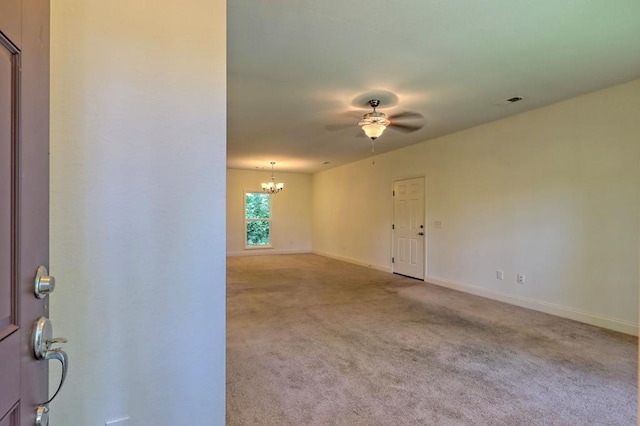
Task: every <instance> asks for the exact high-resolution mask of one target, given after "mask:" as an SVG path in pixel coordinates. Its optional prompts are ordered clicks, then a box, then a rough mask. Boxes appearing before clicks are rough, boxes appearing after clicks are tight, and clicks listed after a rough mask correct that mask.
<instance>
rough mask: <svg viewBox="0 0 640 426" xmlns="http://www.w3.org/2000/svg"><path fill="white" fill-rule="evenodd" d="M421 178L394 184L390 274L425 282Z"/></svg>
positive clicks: (424, 233) (422, 182)
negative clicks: (391, 271)
mask: <svg viewBox="0 0 640 426" xmlns="http://www.w3.org/2000/svg"><path fill="white" fill-rule="evenodd" d="M424 223H425V221H424V178H423V177H419V178H413V179H404V180H398V181H395V182H394V183H393V272H394V273H396V274H402V275H406V276H409V277H412V278H418V279H421V280H423V279H424V249H425V237H426V228H425V226H424Z"/></svg>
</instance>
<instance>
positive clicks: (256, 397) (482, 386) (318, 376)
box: [227, 254, 637, 425]
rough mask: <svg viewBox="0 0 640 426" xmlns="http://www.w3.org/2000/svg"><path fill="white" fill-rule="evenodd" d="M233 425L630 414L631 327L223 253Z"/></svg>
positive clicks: (600, 418)
mask: <svg viewBox="0 0 640 426" xmlns="http://www.w3.org/2000/svg"><path fill="white" fill-rule="evenodd" d="M227 333H228V335H227V424H229V425H423V424H424V425H472V424H473V425H636V422H637V420H636V413H637V338H635V337H632V336H628V335H624V334H620V333H615V332H611V331H607V330H604V329H600V328H596V327H592V326H589V325H585V324H581V323H578V322H574V321H570V320H565V319H562V318H558V317H554V316H551V315H547V314H543V313H539V312H535V311H531V310H527V309H523V308H519V307H514V306H510V305H506V304H503V303H499V302H494V301H491V300H487V299H483V298H480V297H476V296H471V295H467V294H464V293H460V292H456V291H452V290H448V289H444V288H441V287H437V286H434V285H430V284H426V283H423V282H420V281H416V280H412V279H409V278H405V277H401V276H398V275H393V274H388V273H384V272H379V271H375V270H372V269H369V268H363V267H359V266H355V265H351V264H348V263H344V262H338V261H335V260H332V259H328V258H324V257H321V256H316V255H312V254H304V255H283V256H252V257H232V258H229V259H228V299H227Z"/></svg>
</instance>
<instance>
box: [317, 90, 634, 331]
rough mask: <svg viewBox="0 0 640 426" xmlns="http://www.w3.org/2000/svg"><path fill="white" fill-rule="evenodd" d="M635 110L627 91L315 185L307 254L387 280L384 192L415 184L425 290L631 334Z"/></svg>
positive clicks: (426, 146)
mask: <svg viewBox="0 0 640 426" xmlns="http://www.w3.org/2000/svg"><path fill="white" fill-rule="evenodd" d="M639 111H640V80H636V81H633V82H630V83H627V84H624V85H620V86H616V87H612V88H610V89H607V90H602V91H599V92H594V93H591V94H587V95H585V96H581V97H578V98H575V99H571V100H568V101H566V102H562V103H558V104H554V105H551V106H548V107H545V108H540V109H537V110H534V111H531V112H528V113H524V114H520V115H516V116H513V117H510V118H507V119H503V120H499V121H495V122H492V123H488V124H485V125H482V126H478V127H475V128H471V129H468V130H465V131H462V132H459V133H456V134H452V135H449V136H445V137H441V138H438V139H435V140H432V141H428V142H425V143H422V144H419V145H415V146H412V147H409V148H406V149H401V150H398V151H394V152H392V153H389V154H386V155H381V156H378V157H376V161H375V165H372V164H371V160H369V159H367V160H363V161H360V162H356V163H353V164H349V165H346V166H343V167H338V168H335V169H331V170H328V171H326V172H322V173H318V174H316V175H314V177H313V250H314V251H315V252H318V253H322V254H327V255H331V256H334V257H339V258H343V259H347V260H351V261H354V262H356V263H361V264H368V265H372V266H373V267H377V268H380V269H386V270H389V269H390V267H391V264H390V258H391V245H390V242H391V230H390V225H391V223H392V213H393V211H392V198H391V188H392V182H393V180H395V179H398V178H403V177H412V176H425V177H426V184H427V185H426V186H427V190H426V192H427V193H426V201H427V209H426V212H427V213H426V219H425V220H426V224H427V226H426V227H427V241H428V247H427V254H426V261H427V262H426V263H427V275H428V278H427V281H431V282H436V283H438V284H441V285H446V286H449V287H452V288H458V289H462V290H465V291H469V292H473V293H477V294H481V295H484V296H488V297H492V298H496V299H499V300H505V301H509V302H511V303H516V304H520V305H523V306H528V307H532V308H534V309H539V310H543V311H547V312H551V313H555V314H559V315H564V316H567V317H570V318H575V319H579V320H582V321H586V322H590V323H594V324H598V325H602V326H606V327H610V328H613V329H617V330H621V331H625V332H628V333H637V322H638V303H637V301H638V264H637V262H638V251H639V242H638V235H639V223H638V218H639V216H640V163H639V162H640V143H639V135H640V120H639V119H638V112H639ZM434 221H442V222H443V225H444V227H443V229H436V228H434V226H433V222H434ZM497 269H503V270H504V272H505V279H504V280H502V281H500V280H497V279H496V270H497ZM518 273H524V274H526V279H527V282H526V284H524V285H521V284H520V285H519V284H516V282H515V281H516V274H518Z"/></svg>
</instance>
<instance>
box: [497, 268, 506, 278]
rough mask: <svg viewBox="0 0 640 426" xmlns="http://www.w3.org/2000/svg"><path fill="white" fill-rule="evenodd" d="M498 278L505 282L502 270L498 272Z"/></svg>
mask: <svg viewBox="0 0 640 426" xmlns="http://www.w3.org/2000/svg"><path fill="white" fill-rule="evenodd" d="M496 278H497V279H499V280H504V271H503V270H502V269H498V270H497V271H496Z"/></svg>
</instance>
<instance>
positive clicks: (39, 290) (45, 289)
mask: <svg viewBox="0 0 640 426" xmlns="http://www.w3.org/2000/svg"><path fill="white" fill-rule="evenodd" d="M35 284H36V287H35V293H36V297H37V298H38V299H42V298H44V297H45V296H47V295H48V294H49V293H51V292H53V290H55V288H56V279H55V278H53V277H52V276H51V275H49V271H47V268H45V267H44V266H42V265H41V266H38V270H37V271H36V280H35Z"/></svg>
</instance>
